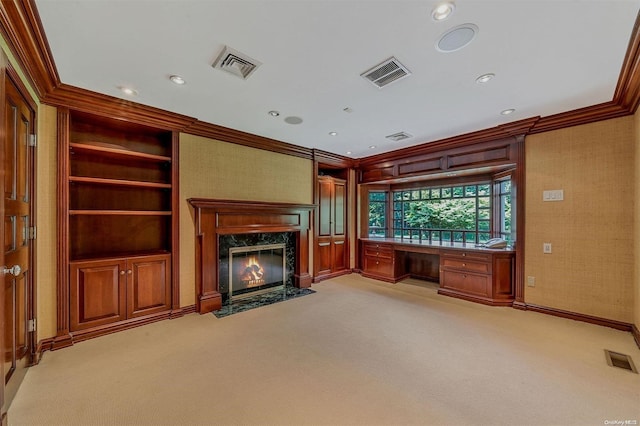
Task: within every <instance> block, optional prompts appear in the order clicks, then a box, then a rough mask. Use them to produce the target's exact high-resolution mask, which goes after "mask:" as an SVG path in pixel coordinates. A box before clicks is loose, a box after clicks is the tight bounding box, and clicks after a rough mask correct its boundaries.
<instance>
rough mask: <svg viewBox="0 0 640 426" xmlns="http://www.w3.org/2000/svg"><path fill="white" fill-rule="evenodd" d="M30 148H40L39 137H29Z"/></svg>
mask: <svg viewBox="0 0 640 426" xmlns="http://www.w3.org/2000/svg"><path fill="white" fill-rule="evenodd" d="M29 146H38V137H37V136H36V135H29Z"/></svg>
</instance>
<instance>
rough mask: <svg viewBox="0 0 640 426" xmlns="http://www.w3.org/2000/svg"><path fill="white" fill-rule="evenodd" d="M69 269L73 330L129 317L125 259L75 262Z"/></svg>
mask: <svg viewBox="0 0 640 426" xmlns="http://www.w3.org/2000/svg"><path fill="white" fill-rule="evenodd" d="M69 272H70V282H71V289H70V299H71V306H70V308H71V324H70V326H71V330H72V331H74V330H82V329H85V328H90V327H96V326H99V325H104V324H108V323H112V322H116V321H121V320H124V319H125V314H126V312H125V303H126V302H125V291H126V290H125V282H126V262H125V261H124V260H99V261H86V262H72V263H71V265H70V271H69Z"/></svg>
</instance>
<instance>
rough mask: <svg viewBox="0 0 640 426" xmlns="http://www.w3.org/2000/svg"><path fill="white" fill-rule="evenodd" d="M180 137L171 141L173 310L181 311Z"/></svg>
mask: <svg viewBox="0 0 640 426" xmlns="http://www.w3.org/2000/svg"><path fill="white" fill-rule="evenodd" d="M179 142H180V135H179V134H178V133H177V132H173V134H172V140H171V145H172V147H171V158H172V160H171V185H172V189H171V191H172V192H171V211H172V216H171V288H172V290H171V308H172V310H180V182H179V180H180V170H179V166H180V159H179V153H180V146H179V145H178V144H179Z"/></svg>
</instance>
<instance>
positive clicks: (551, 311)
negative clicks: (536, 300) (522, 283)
mask: <svg viewBox="0 0 640 426" xmlns="http://www.w3.org/2000/svg"><path fill="white" fill-rule="evenodd" d="M518 309H521V310H525V311H533V312H539V313H542V314H547V315H553V316H555V317H561V318H567V319H572V320H575V321H581V322H587V323H589V324H595V325H601V326H604V327H609V328H615V329H616V330H622V331H629V332H632V328H633V326H634V325H633V324H629V323H627V322H622V321H616V320H612V319H607V318H601V317H596V316H592V315H586V314H580V313H577V312H571V311H565V310H562V309H556V308H551V307H548V306H541V305H535V304H531V303H524V304H523V303H520V306H518Z"/></svg>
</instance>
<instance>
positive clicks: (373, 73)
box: [360, 57, 411, 88]
mask: <svg viewBox="0 0 640 426" xmlns="http://www.w3.org/2000/svg"><path fill="white" fill-rule="evenodd" d="M409 75H411V72H410V71H409V70H408V69H407V67H405V66H404V65H402V64H401V63H400V61H398V60H397V59H396V58H393V57H391V58H389V59H387V60H386V61H384V62H382V63H381V64H378V65H376V66H375V67H373V68H371V69H370V70H368V71H365V72H363V73H362V74H360V76H361V77H364V78H366V79H367V80H369V81H370V82H371V83H372V84H374V85H375V86H376V87H378V88H383V87H384V86H386V85H387V84H389V83H393V82H394V81H398V80H400V79H401V78H404V77H407V76H409Z"/></svg>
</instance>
